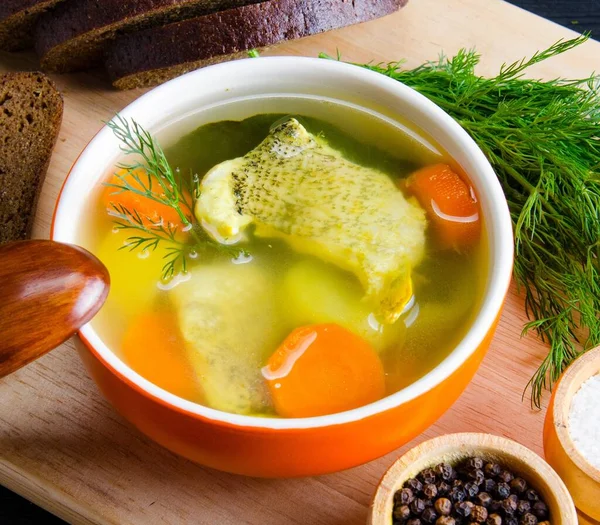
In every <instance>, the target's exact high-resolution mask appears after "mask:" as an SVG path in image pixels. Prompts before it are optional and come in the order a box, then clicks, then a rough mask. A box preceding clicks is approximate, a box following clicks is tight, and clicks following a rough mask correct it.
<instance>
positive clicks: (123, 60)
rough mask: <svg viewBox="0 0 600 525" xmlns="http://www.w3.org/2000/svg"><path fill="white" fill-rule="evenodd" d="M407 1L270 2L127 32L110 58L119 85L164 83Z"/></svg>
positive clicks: (369, 17)
mask: <svg viewBox="0 0 600 525" xmlns="http://www.w3.org/2000/svg"><path fill="white" fill-rule="evenodd" d="M406 1H407V0H353V1H350V0H268V1H266V2H262V3H259V4H253V5H248V6H244V7H238V8H235V9H230V10H227V11H222V12H218V13H213V14H210V15H206V16H202V17H198V18H193V19H190V20H186V21H184V22H179V23H174V24H169V25H165V26H162V27H157V28H153V29H148V30H145V31H141V32H138V33H132V34H129V35H124V36H121V37H119V38H118V39H116V40H115V42H114V43H113V45H112V46H111V47H110V48H109V50H108V52H107V56H106V60H105V65H106V68H107V70H108V72H109V75H110V76H111V80H112V81H113V85H114V86H115V87H117V88H119V89H131V88H134V87H140V86H150V85H154V84H159V83H161V82H164V81H165V80H168V79H170V78H173V77H176V76H178V75H181V74H183V73H186V72H188V71H191V70H194V69H197V68H199V67H202V66H205V65H209V64H214V63H217V62H222V61H225V60H228V59H234V58H241V57H244V56H247V51H248V50H250V49H253V48H264V47H266V46H270V45H272V44H276V43H277V42H281V41H284V40H292V39H296V38H302V37H306V36H309V35H313V34H316V33H321V32H323V31H328V30H330V29H336V28H340V27H343V26H348V25H351V24H357V23H360V22H366V21H368V20H373V19H375V18H379V17H381V16H384V15H389V14H391V13H393V12H394V11H396V10H398V9H399V8H400V7H402V6H403V5H404V4H406Z"/></svg>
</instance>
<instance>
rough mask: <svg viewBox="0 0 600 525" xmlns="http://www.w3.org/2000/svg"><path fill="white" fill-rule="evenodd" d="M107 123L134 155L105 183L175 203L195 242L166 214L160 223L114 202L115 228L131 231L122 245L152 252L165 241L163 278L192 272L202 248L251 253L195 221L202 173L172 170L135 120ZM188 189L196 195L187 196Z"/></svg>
mask: <svg viewBox="0 0 600 525" xmlns="http://www.w3.org/2000/svg"><path fill="white" fill-rule="evenodd" d="M106 125H107V126H108V127H109V128H110V129H111V130H112V132H113V133H114V135H115V136H116V137H117V138H118V139H119V140H120V141H121V151H122V152H123V154H124V155H126V156H133V157H134V159H135V160H133V161H132V162H129V163H119V164H117V165H116V168H117V169H119V170H122V172H116V173H115V174H114V175H115V177H116V178H117V180H118V182H117V183H105V186H108V187H111V188H114V191H113V192H112V193H111V195H115V196H116V195H118V194H119V193H122V192H131V193H134V194H136V195H139V196H141V197H143V198H145V199H149V200H151V201H154V202H157V203H160V204H162V205H165V206H168V207H170V208H173V209H174V210H175V211H176V212H177V215H178V216H179V219H180V221H181V224H182V226H183V227H182V230H183V231H185V232H188V233H189V234H190V236H191V239H192V242H191V243H185V242H182V241H181V240H179V239H178V237H177V233H178V226H177V225H175V224H170V223H168V224H165V223H164V221H163V220H162V219H161V220H160V221H159V222H155V221H153V219H152V218H151V217H147V216H145V215H142V214H140V213H139V211H138V210H135V209H129V208H127V207H126V206H123V205H122V204H120V203H118V202H111V209H109V210H108V213H109V214H110V215H111V216H113V217H114V221H113V222H114V224H115V228H116V229H117V230H127V231H131V232H132V235H131V236H130V237H128V238H127V239H126V240H125V243H124V245H123V246H122V247H121V248H120V249H124V250H129V251H136V250H138V251H141V252H142V253H144V254H149V253H150V252H153V251H155V250H156V249H157V248H158V247H159V245H161V244H166V246H165V247H164V251H165V254H164V255H163V259H164V261H165V263H164V265H163V267H162V274H161V278H162V279H163V280H169V279H171V278H172V277H173V276H174V275H175V274H176V273H178V272H183V273H185V272H187V269H188V263H187V259H188V257H189V256H191V255H198V253H200V252H206V251H208V250H217V251H220V252H225V253H227V254H229V255H231V256H233V257H237V256H239V255H240V253H246V252H245V250H244V249H241V248H238V247H235V246H227V245H223V244H220V243H217V242H215V241H214V240H212V239H211V238H209V237H208V236H207V235H206V234H205V233H204V232H203V231H202V229H201V228H199V227H198V225H197V224H196V222H195V218H194V213H193V209H194V203H195V202H196V200H197V199H198V198H199V197H200V178H199V177H198V176H197V175H192V174H191V173H190V176H189V177H184V176H183V175H182V174H181V172H180V170H178V169H177V170H173V169H172V168H171V166H170V165H169V162H168V161H167V158H166V156H165V153H164V151H163V149H162V148H161V146H160V144H159V143H158V142H157V141H156V140H155V139H154V137H152V135H151V134H150V133H149V132H148V131H146V130H145V129H144V128H143V127H142V126H141V125H140V124H138V123H137V122H136V121H135V120H133V119H132V120H131V122H128V121H127V120H125V119H124V118H123V117H121V116H120V115H117V116H116V117H115V118H113V120H111V121H110V122H107V123H106ZM186 193H187V195H189V199H191V200H188V198H186ZM116 200H118V199H116Z"/></svg>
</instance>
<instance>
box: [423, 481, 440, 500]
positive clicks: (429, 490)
mask: <svg viewBox="0 0 600 525" xmlns="http://www.w3.org/2000/svg"><path fill="white" fill-rule="evenodd" d="M437 493H438V491H437V487H436V486H435V485H434V484H433V483H429V484H428V485H425V486H424V487H423V494H425V496H426V497H427V498H435V497H436V496H437Z"/></svg>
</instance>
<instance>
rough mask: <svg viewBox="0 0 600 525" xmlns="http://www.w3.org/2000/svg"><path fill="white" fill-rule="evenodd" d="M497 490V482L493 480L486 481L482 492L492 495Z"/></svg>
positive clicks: (482, 485)
mask: <svg viewBox="0 0 600 525" xmlns="http://www.w3.org/2000/svg"><path fill="white" fill-rule="evenodd" d="M495 489H496V482H495V481H494V480H493V479H492V478H488V479H484V480H483V483H482V484H481V488H480V490H483V491H485V492H487V493H488V494H491V493H492V492H494V490H495Z"/></svg>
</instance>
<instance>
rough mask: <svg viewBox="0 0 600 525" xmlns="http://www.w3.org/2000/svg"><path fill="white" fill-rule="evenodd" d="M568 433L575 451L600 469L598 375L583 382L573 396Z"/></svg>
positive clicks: (599, 388) (599, 392) (599, 395)
mask: <svg viewBox="0 0 600 525" xmlns="http://www.w3.org/2000/svg"><path fill="white" fill-rule="evenodd" d="M569 433H570V434H571V439H572V440H573V443H574V444H575V447H576V448H577V450H579V452H580V453H581V454H582V455H583V456H584V457H585V459H587V461H589V462H590V464H592V465H593V466H595V467H596V468H600V374H599V375H595V376H592V377H590V378H589V379H588V380H587V381H585V382H584V383H583V384H582V385H581V388H580V389H579V390H578V391H577V392H576V393H575V395H574V396H573V401H571V410H570V413H569Z"/></svg>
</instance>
